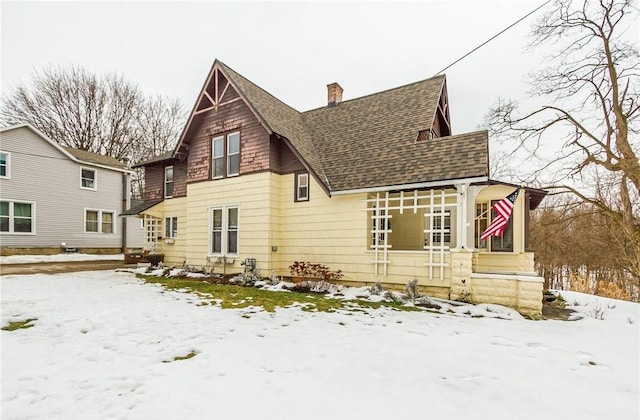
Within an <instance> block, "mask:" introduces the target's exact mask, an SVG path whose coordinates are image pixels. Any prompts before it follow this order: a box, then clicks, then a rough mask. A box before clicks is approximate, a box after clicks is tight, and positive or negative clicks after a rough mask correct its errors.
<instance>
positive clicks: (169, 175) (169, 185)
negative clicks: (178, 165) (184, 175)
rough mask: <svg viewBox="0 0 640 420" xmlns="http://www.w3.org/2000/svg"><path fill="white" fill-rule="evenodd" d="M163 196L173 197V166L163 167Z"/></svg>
mask: <svg viewBox="0 0 640 420" xmlns="http://www.w3.org/2000/svg"><path fill="white" fill-rule="evenodd" d="M164 196H165V198H171V197H173V166H167V167H166V168H164Z"/></svg>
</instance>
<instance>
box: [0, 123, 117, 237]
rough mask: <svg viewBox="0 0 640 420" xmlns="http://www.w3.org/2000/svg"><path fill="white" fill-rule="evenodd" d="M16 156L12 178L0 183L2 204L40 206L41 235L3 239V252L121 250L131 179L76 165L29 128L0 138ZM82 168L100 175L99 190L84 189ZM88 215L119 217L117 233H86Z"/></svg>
mask: <svg viewBox="0 0 640 420" xmlns="http://www.w3.org/2000/svg"><path fill="white" fill-rule="evenodd" d="M0 150H2V151H6V152H9V153H11V162H10V165H11V168H10V169H11V178H10V179H4V178H0V197H1V199H2V201H7V200H13V201H28V202H33V203H35V229H36V232H35V235H24V234H22V235H17V234H12V233H4V232H2V233H0V243H1V245H2V246H3V247H5V246H6V247H19V248H21V247H59V246H60V245H61V243H63V242H64V243H65V244H66V246H68V247H78V248H82V247H89V248H121V247H122V237H123V236H122V235H123V225H122V217H119V216H118V215H119V214H120V213H122V211H123V210H124V209H126V205H127V204H128V203H127V202H124V203H123V197H124V199H125V200H126V201H128V182H127V181H126V177H127V174H126V173H124V172H122V171H117V170H110V169H105V168H102V167H98V166H95V165H92V164H90V163H86V162H82V163H79V162H76V161H74V160H72V159H71V158H70V157H69V156H68V155H66V154H65V153H63V152H61V151H60V150H59V149H57V148H56V147H55V146H53V145H51V144H50V143H49V142H48V141H47V140H45V139H43V138H42V137H40V135H39V134H37V133H36V132H34V131H33V130H31V129H30V128H29V127H27V126H23V127H19V128H15V129H7V130H6V131H2V132H1V133H0ZM81 168H88V169H93V170H95V171H96V172H95V175H96V189H95V190H92V189H87V188H81ZM86 209H92V210H99V211H102V212H113V222H114V225H113V230H114V232H113V233H86V232H85V211H86Z"/></svg>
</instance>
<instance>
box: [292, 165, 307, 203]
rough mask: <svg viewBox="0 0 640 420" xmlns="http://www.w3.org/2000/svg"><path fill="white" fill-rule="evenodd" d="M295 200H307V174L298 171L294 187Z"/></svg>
mask: <svg viewBox="0 0 640 420" xmlns="http://www.w3.org/2000/svg"><path fill="white" fill-rule="evenodd" d="M295 194H296V195H295V200H294V201H309V174H308V173H306V172H305V173H298V174H296V187H295Z"/></svg>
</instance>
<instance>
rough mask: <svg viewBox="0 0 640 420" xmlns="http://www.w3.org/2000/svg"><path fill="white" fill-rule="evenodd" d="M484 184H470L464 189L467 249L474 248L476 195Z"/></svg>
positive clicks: (484, 186) (482, 188) (483, 187)
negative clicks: (466, 217) (466, 216)
mask: <svg viewBox="0 0 640 420" xmlns="http://www.w3.org/2000/svg"><path fill="white" fill-rule="evenodd" d="M485 188H487V187H486V185H472V186H470V187H469V188H467V191H466V199H467V203H466V206H467V215H468V219H467V225H466V231H467V240H468V241H469V242H467V246H466V247H465V248H467V249H475V239H476V197H477V196H478V194H479V193H480V191H482V190H484V189H485Z"/></svg>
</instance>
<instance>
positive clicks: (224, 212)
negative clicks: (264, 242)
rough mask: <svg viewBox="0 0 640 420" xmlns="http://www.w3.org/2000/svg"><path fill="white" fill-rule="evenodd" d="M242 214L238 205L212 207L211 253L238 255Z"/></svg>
mask: <svg viewBox="0 0 640 420" xmlns="http://www.w3.org/2000/svg"><path fill="white" fill-rule="evenodd" d="M239 222H240V214H239V208H238V206H221V207H214V208H212V209H211V216H210V226H211V238H210V243H211V246H210V249H209V253H210V254H211V255H237V254H238V239H239V238H238V235H239Z"/></svg>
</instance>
